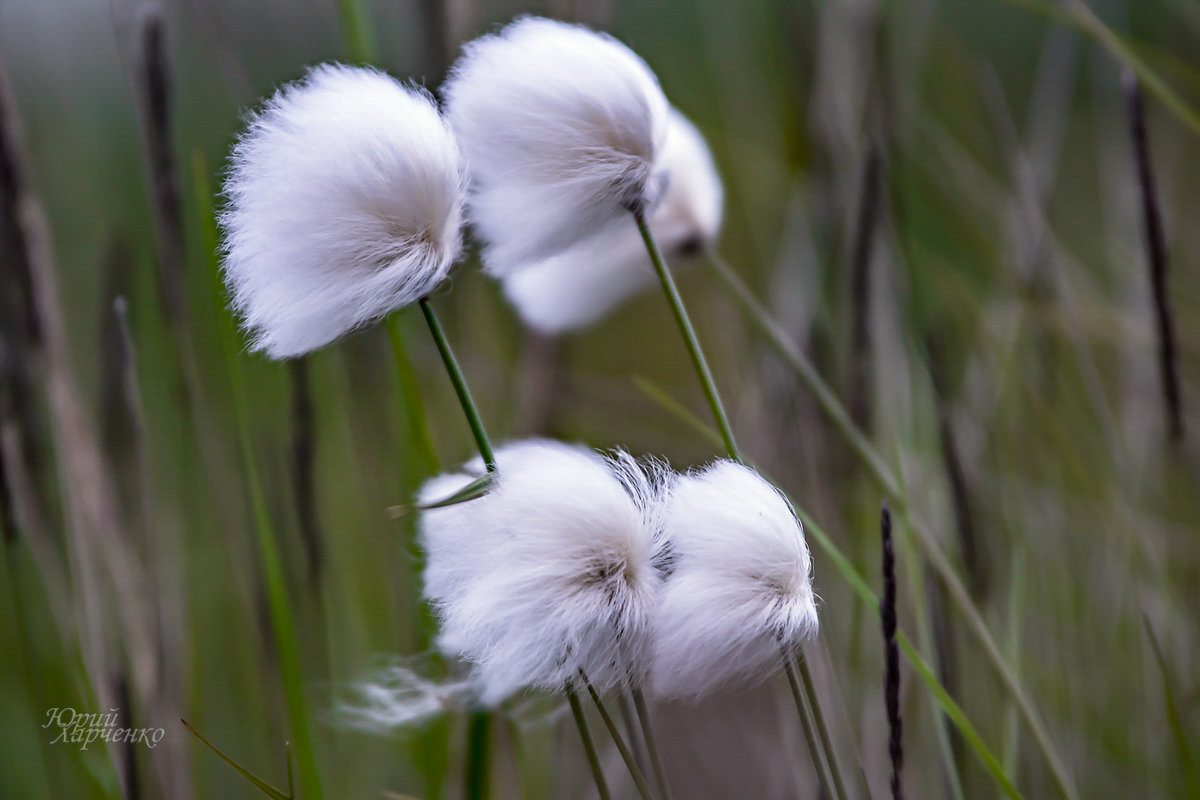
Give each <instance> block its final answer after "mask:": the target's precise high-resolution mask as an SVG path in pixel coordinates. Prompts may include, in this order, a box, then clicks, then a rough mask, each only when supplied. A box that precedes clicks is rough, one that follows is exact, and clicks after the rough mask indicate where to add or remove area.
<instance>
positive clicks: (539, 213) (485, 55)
mask: <svg viewBox="0 0 1200 800" xmlns="http://www.w3.org/2000/svg"><path fill="white" fill-rule="evenodd" d="M444 95H445V100H446V112H447V115H448V116H449V118H450V121H451V123H452V124H453V126H454V130H455V132H456V133H457V134H458V137H459V141H460V143H461V145H462V148H463V152H464V153H465V155H466V157H467V161H468V163H469V164H470V169H471V175H472V178H471V180H472V184H471V197H470V205H469V216H470V219H471V222H472V223H473V225H474V227H475V230H476V233H477V234H478V235H479V237H480V238H481V239H482V240H483V242H484V245H485V249H484V254H483V258H484V265H485V268H486V269H487V270H488V271H489V272H491V273H492V274H494V275H497V276H500V275H505V274H508V273H509V272H512V271H513V270H516V269H520V268H522V267H525V266H529V265H530V264H532V263H535V262H537V261H541V260H543V259H546V258H549V257H550V256H553V255H555V254H557V253H559V252H562V251H563V250H566V249H568V248H570V247H571V246H573V245H575V244H577V243H579V242H581V241H583V240H584V239H587V238H589V237H591V236H594V235H596V234H598V233H600V232H602V231H603V230H605V229H606V228H607V227H608V226H609V225H611V224H612V223H613V222H614V221H615V220H617V219H619V218H620V217H622V216H628V211H629V210H630V209H632V208H648V207H649V206H650V205H652V204H653V202H654V200H655V199H656V195H657V193H658V192H659V191H660V189H661V186H660V180H659V176H656V174H655V161H656V158H657V155H658V150H659V148H660V147H661V146H662V143H663V138H664V137H665V135H666V128H667V116H668V114H667V109H668V105H667V101H666V98H665V97H664V96H663V94H662V90H661V89H660V88H659V85H658V80H657V79H656V78H655V77H654V73H652V72H651V71H650V68H649V67H647V66H646V63H645V62H644V61H642V60H641V59H640V58H638V56H636V55H635V54H634V53H633V52H632V51H631V50H629V48H627V47H625V46H624V45H623V44H621V43H620V42H618V41H617V40H616V39H613V38H612V37H610V36H606V35H603V34H599V33H595V32H594V31H590V30H588V29H586V28H583V27H580V26H575V25H567V24H565V23H561V22H554V21H551V20H547V19H540V18H536V17H525V18H522V19H519V20H517V21H516V22H513V23H512V24H511V25H509V26H508V27H506V28H504V29H503V30H501V31H500V32H498V33H496V34H493V35H490V36H485V37H483V38H481V39H477V40H475V41H474V42H471V43H470V44H468V45H467V46H466V48H465V50H464V53H463V56H462V58H461V59H459V61H458V63H457V64H456V65H455V66H454V68H453V70H452V71H451V74H450V77H449V78H448V79H447V82H446V85H445V88H444Z"/></svg>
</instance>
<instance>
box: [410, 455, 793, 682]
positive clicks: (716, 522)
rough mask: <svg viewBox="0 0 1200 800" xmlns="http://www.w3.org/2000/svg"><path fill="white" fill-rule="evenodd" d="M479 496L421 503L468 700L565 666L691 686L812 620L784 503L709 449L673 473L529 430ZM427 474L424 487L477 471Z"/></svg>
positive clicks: (727, 675)
mask: <svg viewBox="0 0 1200 800" xmlns="http://www.w3.org/2000/svg"><path fill="white" fill-rule="evenodd" d="M497 459H498V463H499V472H498V478H497V484H496V486H495V487H494V488H493V489H492V490H491V491H490V492H489V493H488V494H486V495H484V496H483V497H481V498H479V499H476V500H471V501H467V502H464V503H459V504H457V505H453V506H448V507H443V508H435V509H430V510H428V511H425V512H423V514H422V517H421V521H420V541H421V544H422V547H423V548H424V549H425V552H426V557H427V562H426V570H425V588H424V591H425V596H426V598H427V599H428V600H429V601H430V603H431V604H432V606H433V608H434V609H435V611H436V613H437V616H438V620H439V630H440V634H439V639H438V644H439V647H440V649H442V650H443V651H445V652H447V653H450V654H453V655H456V656H458V657H461V658H462V659H464V660H465V661H467V662H469V663H470V664H471V665H472V666H473V681H474V683H475V684H476V686H477V689H478V691H479V693H480V697H481V699H482V700H483V702H485V703H488V704H495V703H497V702H499V701H501V700H503V699H504V698H506V697H509V696H510V695H512V694H513V693H514V692H516V691H518V690H520V689H522V688H536V689H546V690H552V691H554V690H559V689H561V688H562V687H563V686H564V685H568V684H576V683H577V682H578V681H579V680H580V679H581V676H586V678H587V679H588V680H589V681H590V682H591V683H592V685H593V686H595V687H596V688H597V689H598V690H601V691H611V690H614V689H620V688H624V687H628V686H636V687H648V688H649V689H651V690H652V691H653V692H654V693H655V694H656V695H658V696H660V697H694V696H700V695H704V694H706V693H708V692H710V691H712V690H713V689H715V688H717V687H719V686H722V685H725V684H730V683H749V682H753V681H757V680H761V679H763V678H765V677H768V676H770V675H771V674H773V673H774V672H775V670H776V669H777V668H778V666H779V665H780V659H781V653H791V652H794V651H795V650H796V649H797V648H798V647H799V646H800V645H801V644H802V643H803V642H804V641H806V640H808V639H810V638H812V637H813V636H815V635H816V632H817V611H816V605H815V603H814V598H813V593H812V583H811V563H810V559H809V553H808V547H807V545H806V543H805V540H804V534H803V530H802V528H801V526H800V523H799V521H798V520H797V519H796V517H795V515H794V514H793V513H792V510H791V508H790V506H789V505H788V503H787V501H786V500H785V499H784V498H783V497H782V496H781V495H780V494H779V493H778V492H777V491H776V490H775V489H774V488H773V487H772V486H771V485H770V484H769V483H767V482H766V481H765V480H763V479H762V477H760V476H759V475H758V474H757V473H756V472H754V471H753V470H751V469H749V468H747V467H745V466H742V465H740V464H736V463H733V462H731V461H719V462H717V463H715V464H713V465H712V466H710V467H708V468H707V469H704V470H701V471H698V472H693V473H688V474H684V475H680V474H676V473H672V472H670V471H669V470H667V469H666V468H664V467H662V466H661V465H658V464H656V463H653V462H650V463H642V462H637V461H635V460H634V459H633V458H631V457H630V456H629V455H628V454H624V453H619V454H617V455H615V456H611V457H607V456H603V455H600V454H597V453H595V452H593V451H591V450H589V449H587V448H584V447H578V446H572V445H566V444H561V443H557V442H550V441H546V440H531V441H525V442H519V443H516V444H510V445H508V446H506V447H503V448H501V449H500V450H499V452H498V453H497ZM482 470H483V465H482V464H481V463H478V462H475V463H473V464H470V465H468V466H467V468H465V469H464V471H462V472H460V473H455V474H451V475H444V476H441V477H438V478H435V479H433V480H431V481H430V482H428V483H427V484H426V485H425V487H424V488H423V489H422V491H421V498H420V499H421V500H422V502H425V503H429V502H432V501H436V500H440V499H443V498H445V497H448V496H450V495H452V494H454V492H455V491H457V490H458V489H461V488H462V487H463V486H464V485H466V484H467V483H468V482H470V481H472V480H474V479H475V478H477V477H478V476H479V475H480V474H482Z"/></svg>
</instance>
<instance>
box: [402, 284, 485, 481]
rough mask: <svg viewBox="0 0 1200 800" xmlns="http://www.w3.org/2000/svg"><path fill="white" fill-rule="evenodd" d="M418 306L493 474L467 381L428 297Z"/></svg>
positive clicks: (468, 422) (480, 419) (482, 431)
mask: <svg viewBox="0 0 1200 800" xmlns="http://www.w3.org/2000/svg"><path fill="white" fill-rule="evenodd" d="M420 306H421V313H422V314H424V315H425V322H426V323H428V325H429V333H430V335H431V336H433V341H434V343H435V344H437V349H438V353H439V354H441V356H442V363H443V364H445V365H446V373H447V374H448V375H449V376H450V382H451V383H453V384H454V393H455V394H457V395H458V402H459V405H461V406H462V410H463V413H464V414H465V415H466V417H467V424H468V425H470V426H471V434H472V435H473V436H474V437H475V444H476V445H477V446H478V447H479V455H481V456H483V462H484V463H485V464H487V470H488V472H495V471H496V454H495V453H494V452H492V443H491V442H490V441H489V440H488V435H487V431H486V430H485V429H484V427H483V419H482V418H481V417H480V416H479V409H478V408H476V407H475V401H474V400H472V399H471V390H470V389H468V388H467V379H466V378H465V377H464V376H463V373H462V370H461V369H460V368H459V366H458V360H457V359H456V358H455V357H454V351H453V350H451V349H450V342H449V341H447V339H446V332H445V331H443V330H442V323H441V322H439V321H438V318H437V314H436V313H434V310H433V306H431V305H430V304H429V298H428V297H423V298H421V301H420Z"/></svg>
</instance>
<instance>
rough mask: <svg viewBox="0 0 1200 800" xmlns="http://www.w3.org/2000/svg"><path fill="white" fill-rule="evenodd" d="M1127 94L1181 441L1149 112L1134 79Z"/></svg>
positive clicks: (1170, 416)
mask: <svg viewBox="0 0 1200 800" xmlns="http://www.w3.org/2000/svg"><path fill="white" fill-rule="evenodd" d="M1125 93H1126V97H1127V101H1128V107H1129V130H1130V134H1131V138H1132V140H1133V157H1134V161H1135V162H1136V164H1137V176H1138V186H1139V189H1140V190H1141V200H1142V224H1143V228H1144V231H1145V240H1146V257H1147V260H1148V261H1149V265H1150V284H1151V288H1152V289H1153V292H1154V314H1155V320H1156V323H1157V327H1158V363H1159V373H1160V375H1161V379H1162V392H1163V402H1164V403H1165V405H1166V413H1167V426H1168V429H1169V431H1170V435H1171V438H1172V439H1173V440H1175V441H1179V440H1181V439H1182V438H1183V435H1184V422H1183V400H1182V395H1181V393H1180V389H1179V369H1178V365H1177V363H1176V362H1177V359H1178V354H1177V347H1176V343H1175V322H1174V318H1173V316H1172V314H1171V298H1170V295H1169V293H1168V286H1167V269H1168V266H1169V264H1168V262H1169V256H1168V254H1167V237H1166V234H1165V233H1164V232H1163V223H1162V209H1161V207H1160V205H1159V202H1158V188H1157V185H1156V183H1155V178H1154V165H1153V163H1152V162H1151V161H1150V141H1149V136H1148V135H1147V133H1146V108H1145V100H1144V98H1143V96H1142V88H1141V84H1140V83H1138V80H1137V78H1135V77H1134V76H1133V75H1128V74H1127V75H1126V77H1125Z"/></svg>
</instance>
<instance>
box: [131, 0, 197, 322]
mask: <svg viewBox="0 0 1200 800" xmlns="http://www.w3.org/2000/svg"><path fill="white" fill-rule="evenodd" d="M138 42H139V51H138V62H137V69H136V70H135V75H134V80H135V86H136V87H137V96H138V107H139V109H140V112H141V121H142V137H143V139H144V140H145V142H144V143H145V155H146V172H147V179H148V181H149V189H150V201H151V202H150V207H151V211H152V213H153V214H154V235H155V244H156V246H157V249H158V280H159V295H160V301H161V303H162V309H163V313H164V315H165V317H166V320H167V324H168V326H169V327H170V328H171V330H172V333H174V334H175V335H176V337H179V336H180V335H181V332H182V331H183V330H185V329H186V326H187V320H186V317H185V314H186V310H187V309H186V305H187V302H186V286H185V272H184V256H183V253H184V237H183V210H182V209H183V206H182V202H181V201H180V191H179V179H178V177H177V171H176V168H175V167H176V165H175V151H174V147H173V146H172V143H171V130H172V128H171V79H170V69H169V65H168V63H167V53H166V43H165V29H164V25H163V19H162V10H161V9H160V8H159V7H158V6H157V5H148V6H146V7H145V8H144V9H143V10H142V13H141V18H140V20H139V25H138Z"/></svg>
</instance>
